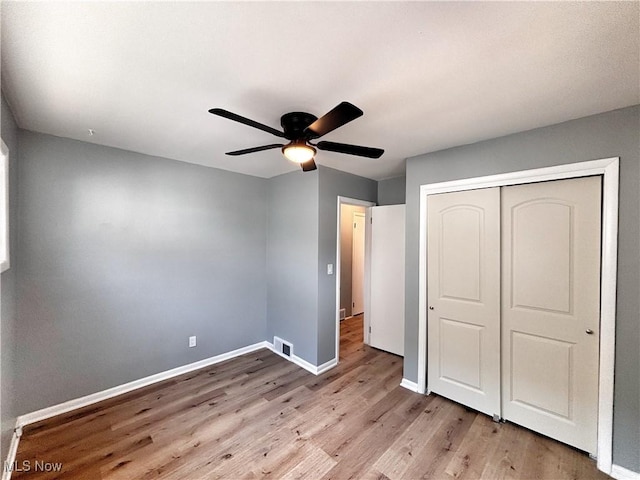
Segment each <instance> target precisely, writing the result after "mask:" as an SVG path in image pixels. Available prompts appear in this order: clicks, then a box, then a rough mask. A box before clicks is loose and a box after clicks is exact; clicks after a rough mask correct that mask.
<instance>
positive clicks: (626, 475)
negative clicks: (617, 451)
mask: <svg viewBox="0 0 640 480" xmlns="http://www.w3.org/2000/svg"><path fill="white" fill-rule="evenodd" d="M610 475H611V476H612V477H613V478H615V479H617V480H640V472H634V471H632V470H629V469H627V468H624V467H621V466H620V465H615V464H614V465H612V466H611V474H610Z"/></svg>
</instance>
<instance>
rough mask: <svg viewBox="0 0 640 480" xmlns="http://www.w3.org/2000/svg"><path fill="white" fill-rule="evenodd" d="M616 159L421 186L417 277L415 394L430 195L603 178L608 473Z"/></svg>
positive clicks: (422, 377)
mask: <svg viewBox="0 0 640 480" xmlns="http://www.w3.org/2000/svg"><path fill="white" fill-rule="evenodd" d="M619 163H620V162H619V158H618V157H613V158H605V159H601V160H592V161H587V162H579V163H571V164H566V165H558V166H554V167H546V168H537V169H534V170H525V171H520V172H511V173H504V174H498V175H490V176H486V177H477V178H468V179H462V180H453V181H449V182H440V183H431V184H425V185H420V231H419V232H420V253H419V277H418V292H419V293H418V309H419V310H418V314H419V317H418V392H419V393H428V386H427V372H426V367H427V365H426V362H427V202H428V199H429V195H434V194H437V193H448V192H458V191H462V190H472V189H477V188H489V187H502V186H508V185H520V184H523V183H533V182H544V181H549V180H562V179H567V178H578V177H586V176H590V175H602V176H603V183H602V258H601V261H602V264H601V268H602V270H601V274H600V298H601V306H600V369H599V388H598V390H599V392H598V448H597V457H598V469H599V470H601V471H603V472H605V473H606V474H611V468H612V448H613V376H614V367H615V346H616V344H615V340H616V338H615V327H616V282H617V277H616V274H617V262H618V183H619Z"/></svg>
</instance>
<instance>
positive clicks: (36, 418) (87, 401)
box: [16, 342, 273, 428]
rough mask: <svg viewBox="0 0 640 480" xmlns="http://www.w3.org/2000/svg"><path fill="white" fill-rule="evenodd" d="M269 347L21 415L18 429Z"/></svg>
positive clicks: (249, 348)
mask: <svg viewBox="0 0 640 480" xmlns="http://www.w3.org/2000/svg"><path fill="white" fill-rule="evenodd" d="M269 345H271V344H269V343H268V342H258V343H254V344H253V345H249V346H247V347H242V348H238V349H236V350H232V351H230V352H226V353H222V354H220V355H216V356H215V357H210V358H205V359H204V360H200V361H198V362H194V363H190V364H188V365H183V366H182V367H177V368H173V369H171V370H167V371H165V372H160V373H156V374H155V375H150V376H148V377H144V378H140V379H138V380H134V381H133V382H128V383H125V384H122V385H118V386H116V387H113V388H109V389H107V390H103V391H101V392H96V393H92V394H91V395H86V396H84V397H80V398H75V399H73V400H69V401H67V402H64V403H60V404H58V405H53V406H51V407H47V408H43V409H42V410H37V411H35V412H31V413H27V414H25V415H20V416H19V417H18V418H17V419H16V427H17V428H22V427H24V426H25V425H29V424H32V423H36V422H40V421H42V420H46V419H47V418H51V417H55V416H56V415H61V414H63V413H67V412H70V411H71V410H76V409H78V408H82V407H86V406H88V405H93V404H94V403H98V402H101V401H103V400H107V399H109V398H113V397H116V396H118V395H122V394H123V393H128V392H131V391H133V390H137V389H138V388H142V387H146V386H148V385H151V384H153V383H157V382H161V381H163V380H168V379H170V378H173V377H176V376H178V375H182V374H184V373H189V372H192V371H194V370H198V369H200V368H204V367H208V366H209V365H213V364H216V363H220V362H224V361H225V360H229V359H232V358H235V357H238V356H240V355H244V354H246V353H250V352H254V351H256V350H260V349H261V348H269ZM271 348H273V347H271Z"/></svg>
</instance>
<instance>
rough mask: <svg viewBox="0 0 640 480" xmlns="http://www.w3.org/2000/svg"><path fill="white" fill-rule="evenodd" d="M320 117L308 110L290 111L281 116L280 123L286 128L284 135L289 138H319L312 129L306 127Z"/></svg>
mask: <svg viewBox="0 0 640 480" xmlns="http://www.w3.org/2000/svg"><path fill="white" fill-rule="evenodd" d="M317 119H318V117H316V116H315V115H311V114H310V113H306V112H290V113H285V114H284V115H282V117H280V125H282V129H283V130H284V137H285V138H286V139H288V140H299V139H310V138H317V135H315V134H314V133H313V132H311V131H307V132H305V131H304V129H305V128H307V127H308V126H309V125H311V124H312V123H313V122H315V121H316V120H317Z"/></svg>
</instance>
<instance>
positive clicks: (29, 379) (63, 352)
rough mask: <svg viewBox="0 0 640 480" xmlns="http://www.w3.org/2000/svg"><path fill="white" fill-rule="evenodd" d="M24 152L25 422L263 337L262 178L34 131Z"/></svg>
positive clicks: (21, 373)
mask: <svg viewBox="0 0 640 480" xmlns="http://www.w3.org/2000/svg"><path fill="white" fill-rule="evenodd" d="M19 148H20V163H19V175H18V179H19V188H18V194H19V224H18V234H19V239H18V250H17V261H18V265H19V267H20V268H19V270H18V317H19V319H20V321H19V322H18V325H17V330H16V344H17V346H18V348H17V352H16V360H17V362H16V381H15V395H16V402H17V405H18V406H19V407H18V413H20V414H22V413H25V412H31V411H34V410H37V409H39V408H42V407H47V406H50V405H53V404H57V403H59V402H63V401H65V400H69V399H72V398H76V397H80V396H83V395H87V394H90V393H93V392H96V391H100V390H103V389H106V388H109V387H113V386H115V385H119V384H122V383H125V382H129V381H132V380H135V379H138V378H141V377H145V376H147V375H151V374H154V373H158V372H161V371H164V370H168V369H171V368H174V367H178V366H181V365H185V364H188V363H191V362H195V361H198V360H201V359H204V358H207V357H211V356H214V355H217V354H220V353H223V352H227V351H229V350H233V349H235V348H239V347H244V346H246V345H249V344H252V343H255V342H260V341H262V340H263V339H264V338H265V333H266V268H265V267H266V199H267V192H266V184H265V182H264V180H263V179H259V178H255V177H249V176H245V175H239V174H234V173H230V172H225V171H221V170H216V169H212V168H206V167H201V166H197V165H192V164H187V163H183V162H177V161H173V160H168V159H164V158H158V157H150V156H146V155H141V154H136V153H132V152H128V151H123V150H117V149H113V148H108V147H102V146H97V145H93V144H89V143H84V142H78V141H74V140H70V139H64V138H59V137H53V136H49V135H43V134H37V133H32V132H27V131H19ZM190 335H197V337H198V346H197V347H196V348H191V349H190V348H188V347H187V337H188V336H190Z"/></svg>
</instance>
